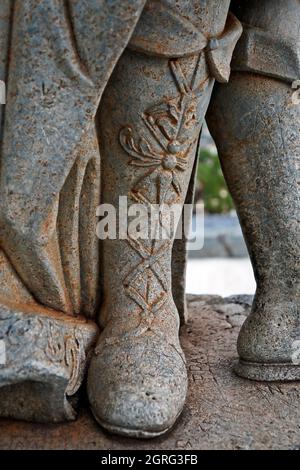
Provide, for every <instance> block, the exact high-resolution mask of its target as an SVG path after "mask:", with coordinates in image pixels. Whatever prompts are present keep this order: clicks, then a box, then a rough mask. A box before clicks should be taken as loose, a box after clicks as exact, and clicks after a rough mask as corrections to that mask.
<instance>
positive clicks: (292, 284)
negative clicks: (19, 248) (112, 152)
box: [208, 73, 300, 380]
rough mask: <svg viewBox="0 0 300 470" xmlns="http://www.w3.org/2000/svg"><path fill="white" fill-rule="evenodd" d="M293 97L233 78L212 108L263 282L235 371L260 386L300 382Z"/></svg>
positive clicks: (297, 142) (298, 145)
mask: <svg viewBox="0 0 300 470" xmlns="http://www.w3.org/2000/svg"><path fill="white" fill-rule="evenodd" d="M293 94H294V90H293V89H292V87H291V85H290V84H288V83H284V82H283V81H279V80H275V79H272V78H268V77H263V76H259V75H254V74H247V73H240V74H239V73H235V74H233V75H232V76H231V79H230V83H229V84H228V85H222V86H220V87H218V88H217V89H216V92H215V93H214V97H213V100H212V103H211V106H210V110H209V119H208V123H209V127H210V130H211V131H212V134H213V137H214V138H215V140H216V143H217V146H218V149H219V153H220V158H221V162H222V166H223V170H224V175H225V178H226V180H227V183H228V186H229V189H230V191H231V193H232V196H233V198H234V201H235V204H236V207H237V211H238V214H239V218H240V221H241V224H242V228H243V232H244V236H245V239H246V242H247V245H248V249H249V253H250V256H251V260H252V264H253V269H254V273H255V277H256V281H257V291H256V295H255V299H254V303H253V307H252V312H251V314H250V316H249V318H247V320H246V322H245V323H244V325H243V327H242V329H241V332H240V335H239V339H238V352H239V355H240V362H239V365H238V366H237V368H236V372H237V373H238V374H239V375H241V376H244V377H247V378H250V379H256V380H295V379H297V380H299V379H300V366H299V365H298V364H299V360H298V354H299V340H300V328H299V325H300V283H299V282H300V237H299V233H300V231H299V217H300V201H299V183H300V174H299V170H300V167H299V154H300V138H299V136H300V134H299V123H300V106H299V103H298V104H297V103H295V101H294V99H293ZM220 123H222V125H220ZM297 342H298V343H297Z"/></svg>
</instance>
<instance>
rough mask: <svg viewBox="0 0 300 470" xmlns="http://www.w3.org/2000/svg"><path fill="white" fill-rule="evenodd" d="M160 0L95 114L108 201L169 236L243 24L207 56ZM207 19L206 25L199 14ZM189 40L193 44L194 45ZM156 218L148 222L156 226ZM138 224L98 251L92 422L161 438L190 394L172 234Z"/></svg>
mask: <svg viewBox="0 0 300 470" xmlns="http://www.w3.org/2000/svg"><path fill="white" fill-rule="evenodd" d="M164 3H168V2H161V3H160V2H155V4H154V2H149V3H148V4H147V6H146V9H145V11H144V13H143V15H142V18H141V19H140V23H139V24H138V27H137V29H136V31H135V33H134V36H133V38H132V40H131V42H130V44H129V48H128V49H127V50H126V51H125V53H124V54H123V56H122V57H121V59H120V61H119V62H118V64H117V67H116V69H115V70H114V73H113V75H112V77H111V79H110V82H109V84H108V87H107V89H106V91H105V93H104V97H103V100H102V102H101V104H100V116H99V140H100V153H101V157H102V159H103V167H102V174H103V175H104V178H103V181H102V202H103V203H107V204H111V205H112V206H113V207H115V208H118V207H119V196H120V195H122V196H127V197H128V206H129V214H130V212H131V213H132V214H133V210H134V204H137V203H138V204H139V205H141V206H140V209H145V210H146V211H148V210H149V211H150V209H151V207H153V206H154V205H157V206H158V207H159V208H160V216H159V217H158V222H157V226H158V227H159V228H160V229H161V230H162V232H164V231H165V226H166V220H167V216H166V212H167V211H166V209H167V208H171V207H172V206H173V205H175V204H177V205H179V207H180V208H181V207H182V205H183V203H184V200H185V197H186V192H187V188H188V185H189V181H190V177H191V174H192V170H193V166H194V161H195V154H196V148H197V142H198V138H199V132H200V129H201V125H202V121H203V118H204V115H205V112H206V109H207V105H208V102H209V98H210V95H211V90H212V85H213V82H214V79H213V74H212V72H211V70H210V68H209V60H208V56H209V57H210V59H211V66H212V69H213V70H214V71H215V73H216V74H217V73H219V76H220V75H222V71H223V73H224V70H225V73H226V74H227V73H228V72H229V65H228V64H229V61H230V56H231V52H232V49H233V46H234V43H235V41H236V39H237V37H238V36H239V34H240V25H239V24H238V23H236V22H234V21H233V19H231V23H230V26H231V27H229V28H228V30H229V33H228V36H229V38H227V39H229V40H228V41H225V44H226V51H222V49H221V48H220V49H219V50H218V52H217V54H216V55H214V54H211V53H209V52H208V50H210V49H209V47H208V40H207V38H206V37H205V36H204V35H203V34H202V33H201V28H199V31H197V30H196V29H195V27H194V26H193V24H192V23H189V21H187V20H186V17H185V18H184V17H183V16H181V13H182V12H181V11H180V8H179V7H178V5H177V7H178V8H179V10H178V11H177V9H176V8H177V7H175V6H173V8H172V9H171V11H168V9H167V5H164ZM180 3H182V4H184V3H185V4H186V2H177V4H180ZM192 3H193V2H191V4H192ZM197 3H198V2H197ZM223 3H224V2H223ZM225 3H227V2H225ZM172 4H173V3H172ZM157 5H158V6H157ZM154 7H155V8H158V12H157V14H158V16H156V15H155V14H154V15H153V8H154ZM189 7H190V8H189V9H188V11H187V17H188V18H190V19H193V18H192V17H193V14H192V13H191V12H192V11H193V12H194V11H196V9H195V10H193V8H192V7H191V5H189ZM182 8H183V9H184V7H183V6H182ZM227 8H228V4H227V6H226V5H225V6H224V11H223V7H222V8H221V7H220V9H219V10H220V18H215V20H216V24H214V27H215V30H216V31H215V34H216V35H220V33H221V32H222V31H223V28H224V22H225V18H226V14H227ZM221 10H222V12H221ZM154 12H155V9H154ZM210 13H211V12H210ZM221 13H222V14H221ZM164 15H165V17H166V18H168V15H169V16H170V20H172V21H173V23H172V22H166V25H169V26H170V24H171V25H172V28H175V26H176V27H177V28H178V31H180V34H181V41H178V42H177V41H176V40H175V41H174V30H172V28H171V26H170V27H169V26H166V28H163V27H162V24H160V23H159V21H157V19H158V18H159V19H161V18H164ZM196 16H197V15H196ZM194 19H195V18H194ZM201 19H202V20H203V22H205V20H207V18H206V19H205V16H204V14H203V17H201ZM196 20H197V22H200V19H199V18H198V17H196V19H195V21H196ZM206 26H208V25H206ZM168 28H169V29H168ZM218 28H219V30H218ZM145 31H146V32H147V35H146V39H147V40H146V41H145V36H143V35H145ZM189 32H190V35H188V33H189ZM192 32H193V34H194V36H193V35H192ZM159 37H161V43H163V48H161V47H160V45H159V44H158V42H157V39H158V38H159ZM182 38H183V39H182ZM190 38H192V39H191V40H190ZM184 39H185V40H187V39H189V40H190V42H189V46H190V48H189V49H187V45H186V42H185V40H184ZM220 39H221V38H220ZM205 47H207V49H206V50H204V49H205ZM187 51H188V53H187ZM191 51H194V52H193V53H192V54H191ZM217 56H218V57H217ZM170 57H178V58H177V59H171V58H170ZM220 57H222V60H221V62H222V65H223V66H224V67H221V64H220ZM214 59H215V61H214ZM218 60H219V62H218ZM218 65H220V67H219V68H218ZM226 78H228V77H227V76H226V77H223V79H224V80H226ZM107 210H108V211H109V206H107ZM142 212H143V211H142ZM149 213H150V212H147V215H146V216H144V219H143V217H141V218H142V219H143V220H145V219H146V221H147V222H150V216H149ZM129 220H130V217H129ZM152 220H153V219H151V221H152ZM123 223H124V221H123V220H122V221H119V225H123ZM141 223H142V222H141ZM131 228H132V227H130V225H129V226H128V230H127V234H126V235H127V236H126V237H124V238H126V239H123V240H121V239H115V240H113V239H107V240H105V241H104V243H103V269H104V276H103V295H104V299H103V306H102V312H101V323H102V326H103V328H104V330H103V332H102V334H101V335H100V340H99V343H98V345H97V347H96V350H95V354H94V357H93V358H92V361H91V365H90V369H89V376H88V394H89V400H90V404H91V408H92V411H93V413H94V416H95V418H96V419H97V421H98V422H99V423H100V424H101V425H102V426H103V427H104V428H106V429H107V430H109V431H111V432H115V433H118V434H124V435H127V436H135V437H154V436H158V435H160V434H162V433H164V432H166V431H167V430H168V429H170V427H171V426H172V425H173V424H174V422H175V421H176V418H177V417H178V416H179V414H180V412H181V411H182V408H183V405H184V402H185V398H186V392H187V373H186V366H185V359H184V354H183V352H182V349H181V347H180V343H179V339H178V329H179V317H178V313H177V309H176V306H175V303H174V300H173V297H172V288H171V287H172V278H171V262H172V246H173V238H174V235H171V236H167V237H165V238H160V239H155V238H151V236H150V237H148V238H145V239H143V238H138V237H134V236H132V233H131Z"/></svg>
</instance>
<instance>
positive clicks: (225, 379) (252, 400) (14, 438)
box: [0, 296, 300, 450]
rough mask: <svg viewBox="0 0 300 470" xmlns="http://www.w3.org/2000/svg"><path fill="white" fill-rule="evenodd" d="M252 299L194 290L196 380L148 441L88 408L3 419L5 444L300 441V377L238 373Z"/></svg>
mask: <svg viewBox="0 0 300 470" xmlns="http://www.w3.org/2000/svg"><path fill="white" fill-rule="evenodd" d="M248 303H249V298H248V296H247V298H246V301H245V303H244V300H243V298H240V296H239V297H238V299H236V300H233V299H232V298H231V299H230V301H229V302H228V301H227V300H226V299H223V298H221V297H217V296H212V297H209V296H200V297H197V296H193V297H190V298H189V302H188V305H189V317H190V320H189V323H188V324H187V325H185V326H184V327H183V328H182V330H181V343H182V346H183V349H184V352H185V355H186V358H187V364H188V372H189V386H190V388H189V393H188V399H187V403H186V406H185V408H184V411H183V414H182V416H181V417H180V419H179V420H178V422H177V424H176V425H175V427H174V428H173V429H172V430H171V431H170V432H169V433H168V434H167V435H165V436H163V437H159V438H156V439H151V440H146V441H138V440H135V439H126V438H120V437H115V436H110V435H109V434H107V433H105V432H103V431H102V430H101V428H99V426H98V425H97V424H96V422H95V421H94V420H93V418H92V416H91V413H90V412H89V411H88V410H87V409H85V408H83V409H82V410H81V411H80V413H79V417H78V420H77V421H75V422H72V423H68V424H64V425H53V424H52V425H40V424H31V423H22V422H18V421H8V420H1V421H0V448H1V449H95V450H96V449H98V450H101V449H111V450H114V449H122V450H124V449H132V450H135V449H155V450H158V449H178V450H180V449H187V450H193V449H297V448H299V444H300V431H299V419H300V408H299V400H300V385H299V384H297V383H289V384H288V383H287V384H283V383H272V384H270V383H264V382H253V381H249V380H245V379H242V378H239V377H237V376H236V375H235V374H234V373H233V370H232V368H233V365H234V364H235V363H236V361H237V352H236V337H237V334H238V331H239V326H236V323H237V322H236V319H237V317H240V320H243V319H244V318H245V316H246V314H247V313H248V312H249V306H248V305H247V304H248ZM241 306H242V309H243V311H241V310H239V309H240V307H241ZM237 309H238V313H237ZM221 310H223V311H222V312H221ZM225 311H226V313H224V312H225ZM238 323H240V321H239V322H238Z"/></svg>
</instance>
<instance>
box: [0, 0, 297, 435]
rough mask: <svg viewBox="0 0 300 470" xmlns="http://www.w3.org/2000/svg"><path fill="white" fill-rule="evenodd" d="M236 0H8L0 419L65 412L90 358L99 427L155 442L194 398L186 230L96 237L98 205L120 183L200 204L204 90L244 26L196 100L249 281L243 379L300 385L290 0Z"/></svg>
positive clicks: (0, 211)
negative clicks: (186, 340) (187, 345)
mask: <svg viewBox="0 0 300 470" xmlns="http://www.w3.org/2000/svg"><path fill="white" fill-rule="evenodd" d="M271 3H272V6H271ZM274 4H276V9H277V10H278V15H277V17H276V18H275V19H274V17H273V14H272V11H273V8H274ZM229 7H230V0H223V1H220V0H207V1H204V0H179V1H176V2H175V1H174V0H147V1H146V0H130V1H129V0H122V1H120V0H111V1H108V0H84V1H82V0H39V1H37V0H22V1H20V0H3V1H2V2H1V5H0V54H1V56H0V79H1V80H3V81H5V83H6V86H7V96H6V105H5V107H4V106H2V107H1V112H2V115H1V116H0V118H1V120H0V123H1V124H0V135H1V154H0V155H1V159H0V161H1V172H0V193H1V194H0V196H1V197H0V247H1V251H0V266H1V270H0V279H1V283H0V341H2V345H4V346H3V347H4V348H5V361H3V364H0V415H1V416H6V417H7V416H8V417H14V418H19V419H27V420H36V421H61V420H63V419H74V416H75V409H74V407H75V402H76V395H77V391H78V389H79V387H80V385H81V383H82V380H83V377H84V375H85V372H86V371H87V368H88V369H89V370H88V381H87V390H88V396H89V401H90V404H91V409H92V411H93V413H94V416H95V418H96V419H97V420H98V422H99V423H100V424H101V425H102V426H104V427H105V428H106V429H108V430H109V431H112V432H115V433H119V434H124V435H128V436H135V437H153V436H157V435H160V434H162V433H164V432H165V431H166V430H168V429H169V428H170V427H171V426H172V425H173V424H174V422H175V420H176V418H177V417H178V415H179V414H180V412H181V410H182V408H183V405H184V402H185V397H186V391H187V376H186V367H185V359H184V354H183V352H182V350H181V347H180V344H179V339H178V329H179V315H178V312H179V314H180V317H181V320H182V321H184V318H185V309H184V292H183V291H184V289H183V285H184V266H185V240H184V239H182V240H176V241H175V242H174V237H173V236H172V237H169V239H163V240H153V239H150V240H137V239H136V238H134V237H131V236H130V234H128V237H127V239H115V240H111V239H106V240H104V241H102V242H101V243H99V240H98V238H97V237H96V222H97V219H96V217H95V215H96V208H97V206H98V205H99V203H100V202H101V204H103V203H105V204H112V205H113V206H115V207H117V206H118V198H119V196H120V195H122V196H123V195H125V196H127V198H128V203H129V206H131V205H132V204H134V203H136V202H138V203H140V204H142V205H143V206H145V208H149V207H151V206H152V205H153V204H158V205H159V206H160V207H161V208H163V207H169V206H171V205H172V204H178V205H179V206H181V207H182V206H183V204H184V203H185V202H189V201H191V200H192V195H193V176H194V174H195V169H196V159H195V156H196V151H197V146H198V141H199V135H200V131H201V126H202V123H203V119H204V117H205V114H206V111H207V107H208V105H209V102H210V98H211V94H212V90H213V85H214V82H215V81H218V82H219V83H224V82H228V80H229V75H230V62H231V58H232V54H233V50H234V48H235V46H236V43H237V41H238V40H239V38H240V37H241V39H240V41H239V42H238V46H237V48H236V52H235V55H234V60H233V69H234V73H233V77H232V80H231V81H230V82H229V84H228V85H224V84H223V85H219V86H218V87H217V88H216V90H215V93H214V97H213V100H212V103H211V106H210V108H209V113H208V121H209V125H210V128H211V130H212V132H213V134H214V136H215V139H216V141H217V144H218V147H219V150H220V155H221V160H222V164H223V167H224V174H225V176H226V179H227V182H228V185H229V188H230V190H231V192H232V194H233V197H234V199H235V201H236V204H237V209H238V212H239V216H240V219H241V223H242V226H243V229H244V233H245V237H246V240H247V243H248V247H249V251H250V254H251V256H252V261H253V265H254V269H255V273H256V276H257V281H258V291H257V295H256V299H255V302H254V306H253V311H252V313H251V315H250V317H249V319H248V320H247V322H246V324H245V325H244V327H243V329H242V331H241V336H240V340H239V353H240V356H241V362H240V364H239V365H238V366H237V373H239V374H241V375H243V376H246V377H248V378H254V379H258V380H274V379H278V378H279V379H282V380H285V379H286V380H290V379H292V380H294V379H298V378H299V366H297V365H295V364H294V363H293V362H292V356H291V351H292V348H293V346H292V343H293V342H294V341H295V340H297V335H298V332H299V294H298V291H299V289H297V287H298V285H299V234H298V232H299V231H297V229H298V224H299V186H298V185H299V175H298V173H297V172H299V167H297V165H298V163H299V162H298V160H299V106H297V105H295V103H294V102H293V101H292V98H291V97H292V94H293V92H294V89H293V88H292V87H291V84H292V82H293V83H294V81H295V80H296V79H297V78H299V75H300V74H299V60H300V56H299V36H297V35H299V33H298V30H299V27H298V25H299V19H300V6H299V2H297V1H296V0H289V1H288V2H283V1H281V0H276V1H275V2H271V1H270V0H263V1H260V2H257V1H253V0H249V1H243V2H234V5H233V6H232V7H233V8H232V12H229ZM277 10H276V11H277ZM233 12H234V13H233ZM270 17H272V21H270ZM237 18H239V19H240V20H241V21H242V22H244V23H245V24H246V27H245V28H244V33H243V35H242V36H241V34H242V25H241V23H240V21H239V20H238V19H237ZM282 18H284V21H282V23H281V19H282ZM285 22H288V23H287V24H289V25H290V28H289V29H288V28H286V26H282V29H281V28H280V26H281V24H283V23H284V24H286V23H285ZM259 47H260V50H261V53H260V54H258V53H257V52H256V51H257V50H258V48H259ZM297 74H298V75H297ZM266 104H267V106H266ZM262 153H263V154H264V155H263V156H264V158H265V161H262V155H261V154H262ZM283 195H284V197H283ZM164 217H165V215H164V211H163V209H162V211H161V213H160V218H159V222H158V224H159V225H160V226H163V224H164ZM99 312H100V315H99ZM97 324H99V326H100V327H101V330H102V331H101V333H100V336H99V338H98V326H97ZM96 341H97V344H96ZM95 344H96V347H95V348H94V346H95ZM90 359H91V362H90ZM89 363H90V364H89Z"/></svg>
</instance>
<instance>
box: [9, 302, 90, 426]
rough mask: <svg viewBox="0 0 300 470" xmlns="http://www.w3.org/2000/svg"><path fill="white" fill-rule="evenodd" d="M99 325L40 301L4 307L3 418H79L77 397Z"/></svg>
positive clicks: (39, 419) (53, 419) (33, 419)
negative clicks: (52, 308) (47, 306)
mask: <svg viewBox="0 0 300 470" xmlns="http://www.w3.org/2000/svg"><path fill="white" fill-rule="evenodd" d="M97 337H98V328H97V326H96V325H95V324H94V323H93V322H90V321H88V320H86V319H85V318H84V317H81V318H79V317H77V318H71V317H69V318H66V316H65V315H63V314H59V313H57V312H54V311H51V310H47V309H42V308H41V307H40V306H39V305H37V304H27V305H22V306H20V305H17V304H13V303H12V304H11V305H9V304H7V305H6V306H4V305H1V306H0V341H1V342H2V344H3V346H4V347H3V351H2V358H3V361H1V364H0V416H6V417H13V418H16V419H23V420H26V421H37V422H58V421H64V420H73V419H75V417H76V409H75V407H74V406H75V404H76V401H74V398H76V397H74V396H75V394H76V392H77V391H78V389H79V387H80V385H81V383H82V380H83V377H84V374H85V372H86V368H87V366H88V363H89V361H88V359H89V356H90V354H91V352H92V348H93V346H94V345H95V342H96V340H97Z"/></svg>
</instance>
